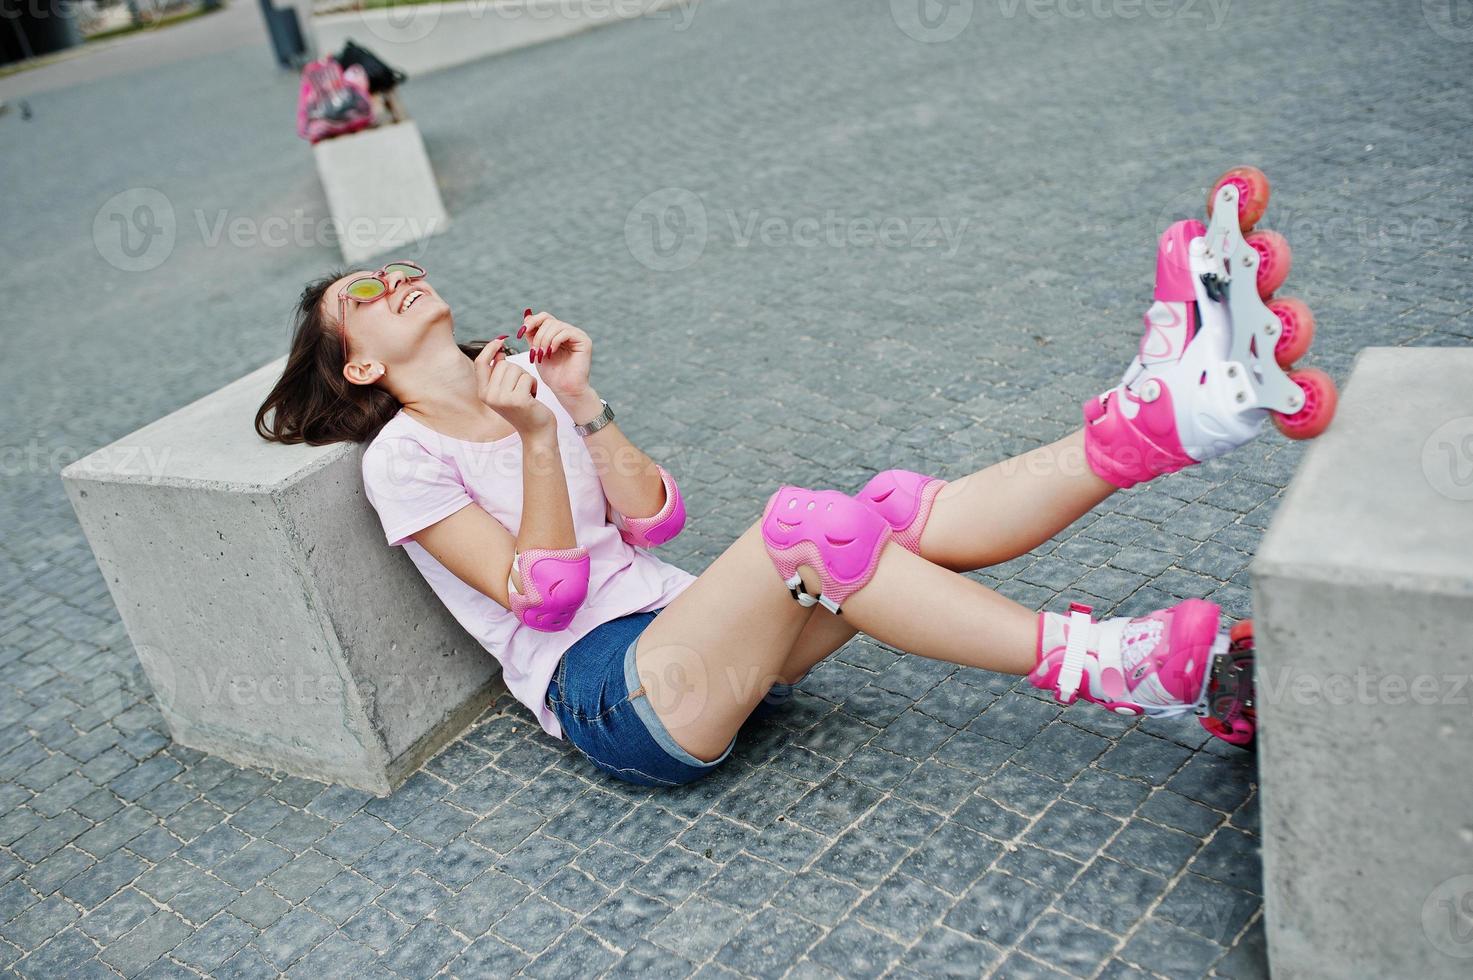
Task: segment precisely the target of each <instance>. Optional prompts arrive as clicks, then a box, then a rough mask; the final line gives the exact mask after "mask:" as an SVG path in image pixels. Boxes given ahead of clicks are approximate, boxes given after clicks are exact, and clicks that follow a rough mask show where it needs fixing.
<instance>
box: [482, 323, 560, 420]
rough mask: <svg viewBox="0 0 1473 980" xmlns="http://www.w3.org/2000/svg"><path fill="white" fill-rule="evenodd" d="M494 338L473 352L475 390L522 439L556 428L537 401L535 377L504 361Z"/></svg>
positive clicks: (546, 409)
mask: <svg viewBox="0 0 1473 980" xmlns="http://www.w3.org/2000/svg"><path fill="white" fill-rule="evenodd" d="M504 339H505V338H501V337H498V338H497V339H495V340H493V341H491V342H490V343H488V344H487V345H486V346H485V347H484V348H482V349H481V352H480V353H479V354H477V355H476V361H475V369H476V383H477V393H478V394H479V395H480V397H481V401H483V402H485V403H486V404H487V405H489V406H491V408H493V409H495V411H496V413H497V414H498V415H500V416H501V417H502V418H504V419H506V420H507V421H508V422H510V423H511V424H512V427H513V428H515V429H516V430H517V432H519V433H520V434H521V436H522V438H523V439H526V438H528V437H530V436H535V435H542V434H551V433H555V432H556V431H557V418H556V416H554V415H553V414H552V409H550V408H548V407H547V406H546V405H544V404H542V403H541V402H540V401H538V400H537V379H536V378H534V377H532V375H531V374H529V373H528V372H526V371H524V370H522V369H521V368H520V367H518V366H517V365H515V364H512V363H510V362H509V361H507V359H506V357H505V356H504V352H503V350H502V347H503V343H502V341H503V340H504Z"/></svg>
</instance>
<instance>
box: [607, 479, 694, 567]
mask: <svg viewBox="0 0 1473 980" xmlns="http://www.w3.org/2000/svg"><path fill="white" fill-rule="evenodd" d="M655 468H656V469H658V470H659V471H660V479H661V480H662V481H663V482H664V484H665V506H663V507H661V508H660V512H659V513H658V514H655V515H654V516H653V517H625V516H624V515H623V514H620V513H618V512H617V511H615V510H614V509H613V507H612V506H610V507H609V516H610V518H611V519H612V520H613V522H614V526H615V527H617V528H618V529H619V537H621V538H623V539H624V540H625V541H627V542H628V543H629V544H632V545H634V547H636V548H655V547H658V546H660V545H662V544H664V543H665V542H666V541H669V540H670V539H671V538H673V537H675V536H676V535H677V534H679V533H680V531H681V528H683V527H685V501H684V500H682V499H680V488H679V487H677V486H676V485H675V477H673V476H671V475H670V472H669V470H667V469H665V467H663V466H661V465H660V464H658V463H656V464H655Z"/></svg>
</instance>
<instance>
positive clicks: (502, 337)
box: [496, 334, 511, 340]
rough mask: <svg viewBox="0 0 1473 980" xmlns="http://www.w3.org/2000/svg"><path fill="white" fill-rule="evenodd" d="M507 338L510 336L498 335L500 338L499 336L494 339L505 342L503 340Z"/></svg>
mask: <svg viewBox="0 0 1473 980" xmlns="http://www.w3.org/2000/svg"><path fill="white" fill-rule="evenodd" d="M509 336H511V335H510V334H502V335H500V336H499V337H497V338H496V339H497V340H505V339H506V338H507V337H509Z"/></svg>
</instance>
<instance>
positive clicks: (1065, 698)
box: [1028, 599, 1257, 748]
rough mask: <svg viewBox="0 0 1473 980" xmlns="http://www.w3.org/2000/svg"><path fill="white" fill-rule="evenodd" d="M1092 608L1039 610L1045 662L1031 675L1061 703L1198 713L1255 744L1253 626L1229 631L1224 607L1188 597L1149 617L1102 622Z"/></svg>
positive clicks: (1220, 732)
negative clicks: (1222, 626) (1224, 624)
mask: <svg viewBox="0 0 1473 980" xmlns="http://www.w3.org/2000/svg"><path fill="white" fill-rule="evenodd" d="M1090 611H1091V610H1090V607H1088V606H1085V605H1082V604H1080V603H1077V602H1076V603H1071V604H1070V606H1069V613H1068V615H1061V614H1059V613H1050V612H1045V613H1040V614H1039V618H1038V663H1037V665H1036V666H1035V667H1034V668H1033V671H1032V673H1030V674H1029V675H1028V679H1029V680H1030V681H1032V682H1033V685H1034V686H1035V687H1038V688H1041V689H1043V690H1046V691H1049V692H1050V693H1052V694H1053V695H1054V697H1056V698H1057V699H1058V700H1059V701H1060V702H1062V703H1064V704H1073V703H1074V701H1075V700H1076V699H1078V698H1083V699H1084V700H1086V701H1092V702H1094V703H1095V704H1099V705H1101V706H1103V707H1105V708H1107V709H1109V710H1111V711H1114V712H1116V713H1117V714H1123V715H1150V716H1151V717H1155V718H1167V717H1174V716H1178V715H1185V714H1195V715H1196V716H1197V717H1198V719H1199V720H1200V721H1201V723H1202V727H1203V728H1205V729H1207V731H1209V732H1211V733H1212V734H1213V735H1216V736H1217V737H1218V738H1220V739H1223V740H1224V741H1227V742H1231V743H1232V744H1234V745H1239V746H1242V747H1244V748H1247V747H1249V746H1251V745H1252V744H1253V736H1254V732H1255V729H1256V724H1257V716H1256V714H1255V711H1254V707H1253V625H1252V621H1251V620H1244V621H1243V622H1241V623H1238V624H1237V625H1236V626H1234V627H1233V628H1232V630H1230V631H1227V632H1224V631H1222V630H1221V629H1220V622H1221V619H1222V615H1221V611H1220V610H1219V609H1218V607H1217V606H1216V605H1214V604H1213V603H1211V602H1208V601H1206V600H1205V599H1188V600H1186V601H1185V602H1182V603H1179V604H1178V605H1175V606H1172V607H1171V608H1170V609H1161V610H1158V611H1156V612H1153V613H1151V614H1149V615H1146V616H1140V617H1137V618H1135V619H1130V618H1127V617H1124V616H1119V617H1116V618H1114V619H1107V620H1105V621H1103V622H1099V623H1097V622H1095V621H1094V620H1093V619H1092V618H1091V616H1090Z"/></svg>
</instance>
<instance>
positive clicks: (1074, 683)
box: [1055, 602, 1094, 704]
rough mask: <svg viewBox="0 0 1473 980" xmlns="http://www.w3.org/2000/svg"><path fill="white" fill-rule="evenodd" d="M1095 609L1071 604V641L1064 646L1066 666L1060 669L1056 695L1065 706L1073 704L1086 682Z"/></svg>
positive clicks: (1080, 603)
mask: <svg viewBox="0 0 1473 980" xmlns="http://www.w3.org/2000/svg"><path fill="white" fill-rule="evenodd" d="M1093 611H1094V610H1093V607H1091V606H1086V605H1085V604H1084V603H1082V602H1071V603H1069V639H1068V640H1067V641H1066V642H1065V644H1064V665H1063V666H1062V667H1060V668H1059V686H1058V689H1057V690H1056V691H1055V695H1056V696H1057V697H1058V699H1059V700H1060V701H1061V702H1063V703H1064V704H1073V703H1074V698H1075V697H1076V696H1077V695H1078V693H1079V684H1080V682H1081V681H1083V680H1084V658H1085V657H1086V656H1088V654H1089V628H1090V626H1091V625H1092V624H1091V622H1090V613H1091V612H1093Z"/></svg>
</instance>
